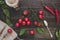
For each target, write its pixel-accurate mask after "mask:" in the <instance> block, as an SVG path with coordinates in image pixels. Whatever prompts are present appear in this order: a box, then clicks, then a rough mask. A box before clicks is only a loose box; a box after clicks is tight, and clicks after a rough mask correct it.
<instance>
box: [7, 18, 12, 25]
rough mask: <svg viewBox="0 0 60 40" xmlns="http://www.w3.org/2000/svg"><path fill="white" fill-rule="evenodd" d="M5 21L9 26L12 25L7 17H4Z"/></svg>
mask: <svg viewBox="0 0 60 40" xmlns="http://www.w3.org/2000/svg"><path fill="white" fill-rule="evenodd" d="M6 23H7V24H8V25H9V26H12V23H11V21H10V20H9V19H8V18H6Z"/></svg>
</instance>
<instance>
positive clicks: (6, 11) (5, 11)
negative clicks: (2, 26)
mask: <svg viewBox="0 0 60 40" xmlns="http://www.w3.org/2000/svg"><path fill="white" fill-rule="evenodd" d="M2 10H3V12H4V14H5V15H6V16H7V17H8V18H10V15H9V11H8V9H6V8H2Z"/></svg>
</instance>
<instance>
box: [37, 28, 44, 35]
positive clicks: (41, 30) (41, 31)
mask: <svg viewBox="0 0 60 40" xmlns="http://www.w3.org/2000/svg"><path fill="white" fill-rule="evenodd" d="M37 32H38V33H41V34H44V33H45V32H44V29H43V28H37Z"/></svg>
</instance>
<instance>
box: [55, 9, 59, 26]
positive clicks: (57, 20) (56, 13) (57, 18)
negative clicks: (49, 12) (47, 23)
mask: <svg viewBox="0 0 60 40" xmlns="http://www.w3.org/2000/svg"><path fill="white" fill-rule="evenodd" d="M55 16H56V24H57V25H58V23H59V16H58V9H56V10H55Z"/></svg>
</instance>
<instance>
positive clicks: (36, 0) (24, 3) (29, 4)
mask: <svg viewBox="0 0 60 40" xmlns="http://www.w3.org/2000/svg"><path fill="white" fill-rule="evenodd" d="M41 1H42V2H43V4H44V3H46V4H47V5H49V6H50V7H51V8H53V9H55V8H54V7H56V8H58V10H59V20H60V0H20V9H19V10H18V11H16V10H15V9H13V8H10V7H8V9H9V11H10V16H11V18H10V19H11V21H12V23H13V25H15V22H16V20H17V19H18V18H19V17H22V11H23V10H24V9H28V10H29V11H30V12H31V9H32V10H34V12H35V15H36V16H37V11H38V10H39V9H43V11H44V14H43V17H44V19H45V20H47V21H48V23H49V28H50V30H51V31H52V34H53V35H54V37H53V38H50V36H49V33H48V31H47V29H46V27H45V26H44V25H43V27H42V28H44V30H45V34H44V35H42V34H38V33H37V32H35V33H36V35H35V36H34V37H30V36H29V34H28V35H27V33H25V35H24V36H19V37H20V38H24V40H55V38H56V37H55V31H56V30H57V29H58V28H59V26H60V25H58V26H56V23H55V16H53V15H51V14H50V13H49V12H48V11H46V10H45V9H44V7H42V2H41ZM53 5H54V6H53ZM31 13H32V12H31ZM31 13H30V14H29V15H28V17H29V19H30V20H31V21H32V22H33V19H32V14H31ZM22 18H23V17H22ZM0 19H1V20H5V16H4V14H3V12H2V10H1V7H0ZM44 19H43V20H44ZM37 21H38V20H37ZM42 22H43V21H42ZM59 22H60V21H59ZM59 24H60V23H59ZM12 28H13V29H14V30H15V31H16V32H17V33H19V31H20V28H19V29H15V27H12ZM31 28H33V29H34V30H35V27H33V26H32V25H31V27H29V28H28V29H31ZM25 29H26V28H25ZM15 40H18V39H15Z"/></svg>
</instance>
